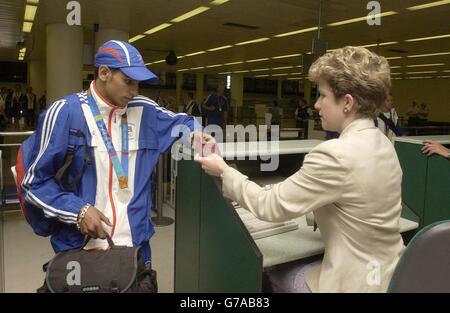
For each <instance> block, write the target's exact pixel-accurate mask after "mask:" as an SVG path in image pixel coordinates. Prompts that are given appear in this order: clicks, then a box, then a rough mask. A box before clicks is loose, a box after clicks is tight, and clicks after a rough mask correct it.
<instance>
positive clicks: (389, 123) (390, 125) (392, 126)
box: [378, 113, 399, 136]
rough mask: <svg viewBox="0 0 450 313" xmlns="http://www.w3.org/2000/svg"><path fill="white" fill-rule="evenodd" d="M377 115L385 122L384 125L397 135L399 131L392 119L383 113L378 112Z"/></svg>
mask: <svg viewBox="0 0 450 313" xmlns="http://www.w3.org/2000/svg"><path fill="white" fill-rule="evenodd" d="M378 117H379V118H380V119H381V120H382V121H383V122H384V123H385V124H386V126H387V127H388V128H389V129H390V130H392V131H393V132H394V134H395V135H396V136H399V132H398V129H397V126H395V124H394V121H393V120H392V119H390V118H387V117H386V116H384V114H383V113H380V114H379V115H378Z"/></svg>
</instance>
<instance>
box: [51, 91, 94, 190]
mask: <svg viewBox="0 0 450 313" xmlns="http://www.w3.org/2000/svg"><path fill="white" fill-rule="evenodd" d="M66 100H67V102H68V103H74V104H75V103H76V104H78V105H70V106H69V108H70V113H69V116H70V121H69V124H70V126H69V145H68V148H67V153H66V157H65V160H64V164H63V166H61V168H60V169H59V170H58V171H57V172H56V175H55V180H56V181H57V182H58V183H60V184H61V185H62V186H63V187H64V188H65V189H66V190H72V189H73V188H74V187H75V186H76V185H77V184H78V182H79V181H80V179H81V177H82V176H83V174H84V171H85V169H86V165H91V164H92V163H93V159H92V157H91V156H90V155H89V145H88V139H87V138H86V135H85V134H84V133H83V131H82V130H81V129H83V128H84V127H83V124H82V123H85V118H84V114H83V111H82V109H81V105H82V104H83V103H86V101H87V96H86V94H85V93H84V92H82V93H78V94H73V95H69V96H67V97H66ZM72 138H75V139H72ZM76 138H83V139H84V153H83V166H82V168H81V170H80V171H79V172H78V174H77V175H76V176H75V177H74V179H73V180H72V181H69V168H70V165H71V164H72V162H73V157H74V155H75V146H76V145H75V142H77V141H76Z"/></svg>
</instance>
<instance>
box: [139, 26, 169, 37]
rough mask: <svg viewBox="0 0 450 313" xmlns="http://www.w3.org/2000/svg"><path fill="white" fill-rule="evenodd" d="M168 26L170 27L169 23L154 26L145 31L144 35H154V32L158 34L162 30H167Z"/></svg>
mask: <svg viewBox="0 0 450 313" xmlns="http://www.w3.org/2000/svg"><path fill="white" fill-rule="evenodd" d="M169 26H172V24H170V23H163V24H161V25H158V26H155V27H153V28H150V29H149V30H147V31H145V32H144V34H146V35H150V34H154V33H156V32H159V31H160V30H163V29H164V28H167V27H169Z"/></svg>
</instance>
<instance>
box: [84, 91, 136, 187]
mask: <svg viewBox="0 0 450 313" xmlns="http://www.w3.org/2000/svg"><path fill="white" fill-rule="evenodd" d="M88 101H89V107H90V109H91V112H92V115H94V119H95V123H97V128H98V131H99V132H100V135H101V136H102V139H103V142H104V143H105V146H106V149H107V150H108V154H109V158H110V159H111V162H112V164H113V167H114V171H115V172H116V175H117V178H118V179H119V187H120V188H121V189H125V188H128V119H127V113H126V112H125V113H124V114H123V115H122V119H121V125H120V127H121V137H122V158H121V159H122V160H121V161H122V162H120V161H119V158H118V156H117V152H116V149H115V148H114V145H113V143H112V140H111V137H110V136H109V134H108V130H107V128H106V125H105V121H104V120H103V116H102V115H101V114H100V110H99V109H98V106H97V103H96V102H95V99H94V97H93V96H92V94H91V93H90V94H89V95H88Z"/></svg>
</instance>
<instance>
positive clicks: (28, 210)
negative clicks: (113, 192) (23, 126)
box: [15, 94, 93, 236]
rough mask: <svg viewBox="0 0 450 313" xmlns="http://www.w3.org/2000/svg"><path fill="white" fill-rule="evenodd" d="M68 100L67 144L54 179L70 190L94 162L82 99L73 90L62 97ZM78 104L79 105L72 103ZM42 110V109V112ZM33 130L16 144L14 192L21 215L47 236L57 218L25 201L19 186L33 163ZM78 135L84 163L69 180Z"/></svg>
mask: <svg viewBox="0 0 450 313" xmlns="http://www.w3.org/2000/svg"><path fill="white" fill-rule="evenodd" d="M64 99H66V101H67V103H68V104H70V105H69V106H68V107H69V110H70V111H69V123H70V127H69V134H68V135H69V145H68V149H67V153H66V157H65V160H64V164H63V166H62V167H61V168H60V169H59V170H58V171H57V173H56V175H55V178H54V179H55V180H56V181H57V182H58V184H59V185H60V186H61V187H62V188H64V189H65V190H68V191H70V190H72V189H73V188H74V187H75V186H76V184H77V183H78V181H79V180H80V178H81V177H82V176H83V173H84V170H85V167H86V165H90V164H92V162H93V159H92V157H91V156H90V155H89V151H88V150H89V149H88V143H87V138H86V136H85V134H84V133H83V131H82V129H86V126H85V124H86V121H85V118H84V114H83V110H82V108H81V102H84V101H85V98H84V97H83V96H82V94H72V95H69V96H67V97H65V98H64ZM75 104H78V105H75ZM43 114H45V113H43ZM36 137H37V135H36V132H34V133H33V134H32V135H31V136H30V137H28V138H27V139H26V140H25V141H24V142H22V145H21V146H20V148H19V151H18V153H17V162H16V166H15V172H16V173H15V174H16V188H17V195H18V197H19V201H20V208H21V209H22V212H23V215H24V216H25V218H26V220H27V222H28V224H30V225H31V227H32V228H33V231H34V232H35V233H36V234H37V235H39V236H49V235H51V234H53V233H54V232H55V230H56V227H57V226H58V224H59V221H58V220H56V219H54V218H48V217H45V215H44V212H43V210H42V209H41V208H39V207H37V206H35V205H33V204H31V203H29V202H27V201H26V200H25V195H26V191H25V190H24V189H23V187H22V181H23V179H24V177H25V175H26V173H27V171H28V169H29V168H30V166H31V165H32V164H33V162H34V160H35V158H36V157H37V155H35V154H34V155H33V153H32V151H33V147H34V145H35V141H36ZM77 137H78V138H84V142H85V147H84V151H85V152H84V165H83V167H82V169H81V170H80V172H79V173H78V174H77V175H76V176H75V177H74V179H73V180H72V181H69V178H68V172H69V171H68V169H69V168H70V165H71V164H72V161H73V157H74V154H75V144H74V142H75V140H76V139H77Z"/></svg>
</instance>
